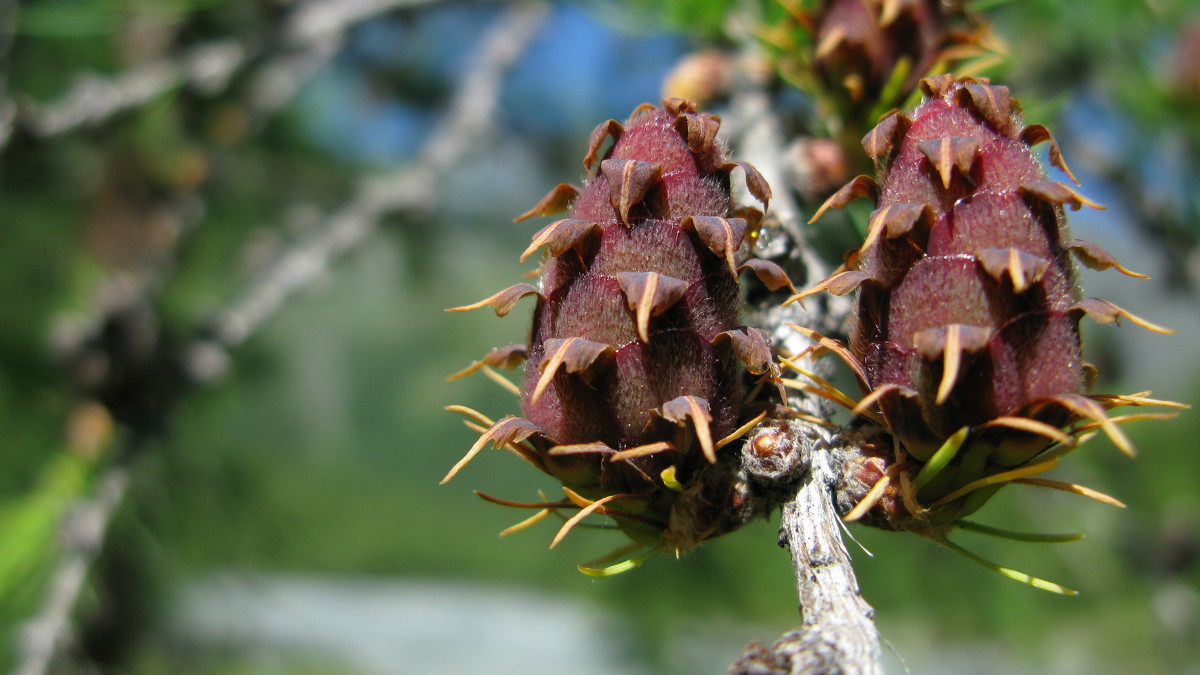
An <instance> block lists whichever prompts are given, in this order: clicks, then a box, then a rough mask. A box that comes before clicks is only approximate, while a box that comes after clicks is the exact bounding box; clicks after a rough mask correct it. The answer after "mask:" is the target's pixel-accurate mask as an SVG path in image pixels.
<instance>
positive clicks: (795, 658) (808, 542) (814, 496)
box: [729, 422, 882, 675]
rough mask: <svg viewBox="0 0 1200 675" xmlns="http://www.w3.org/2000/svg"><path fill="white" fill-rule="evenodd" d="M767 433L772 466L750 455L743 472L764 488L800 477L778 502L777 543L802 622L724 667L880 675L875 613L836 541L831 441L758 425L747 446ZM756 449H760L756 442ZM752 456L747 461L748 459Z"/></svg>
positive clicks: (799, 427)
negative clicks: (786, 556)
mask: <svg viewBox="0 0 1200 675" xmlns="http://www.w3.org/2000/svg"><path fill="white" fill-rule="evenodd" d="M769 434H777V437H770V436H768V439H767V440H768V442H767V444H766V445H767V446H769V447H774V448H776V449H778V451H779V452H778V455H777V456H776V457H775V460H776V461H775V462H767V463H766V464H764V463H763V461H762V459H763V457H762V455H761V454H760V453H755V452H753V451H749V452H747V453H746V456H747V458H748V461H747V462H746V468H747V470H748V472H749V473H750V475H751V476H752V477H754V478H756V479H758V480H759V481H760V482H766V483H767V484H768V485H778V484H779V483H780V481H783V480H787V479H788V478H790V477H794V476H796V475H797V474H800V473H802V474H803V476H802V478H801V479H800V483H799V487H798V489H797V490H796V492H795V497H794V498H793V499H792V500H791V501H790V502H788V503H787V504H785V505H784V507H783V518H782V522H781V524H780V527H779V535H780V544H781V545H786V546H787V547H788V549H789V550H790V551H791V554H792V567H793V569H794V570H795V574H796V589H797V594H798V597H799V606H800V614H801V616H802V617H803V623H802V625H801V626H800V627H799V628H797V629H795V630H793V631H791V632H789V633H787V634H785V635H784V636H783V637H781V638H780V639H779V640H777V641H776V642H775V644H773V645H771V646H769V647H768V646H767V645H765V644H763V643H761V642H755V643H752V644H750V645H749V646H747V647H746V649H745V651H743V652H742V655H741V657H740V658H739V659H738V660H737V662H736V663H734V664H733V666H732V667H731V668H730V671H729V672H730V673H734V674H736V675H768V674H769V675H783V674H788V675H818V674H821V675H829V674H837V673H842V674H845V675H859V674H861V675H872V674H875V673H879V672H881V656H882V652H881V650H880V646H879V634H878V632H877V631H876V629H875V624H874V622H873V621H872V616H873V615H874V611H873V610H872V609H871V606H870V605H868V604H867V602H866V601H865V600H863V598H862V596H861V595H860V594H859V589H858V580H857V579H856V578H855V576H854V569H853V568H852V567H851V565H850V556H849V554H848V553H847V552H846V547H845V545H844V544H843V543H842V533H841V529H840V528H841V519H840V518H839V516H838V514H837V511H836V510H835V509H834V502H835V499H834V492H833V491H834V487H835V486H836V485H837V483H838V476H837V471H836V469H835V466H836V465H837V464H838V462H837V460H836V458H837V456H838V452H837V447H836V444H837V443H838V442H839V439H838V437H837V436H835V435H832V433H831V431H830V430H829V429H827V428H825V427H822V426H818V425H814V424H809V423H804V422H792V423H790V425H789V426H788V427H787V428H786V430H785V432H784V433H781V432H780V431H779V430H777V429H772V428H769V427H768V428H764V429H761V430H759V431H757V432H756V434H755V437H753V438H751V439H750V442H749V443H747V445H746V447H747V448H754V447H756V445H755V444H756V441H759V439H760V438H761V437H763V436H764V435H769ZM757 447H759V448H762V447H764V443H762V442H758V443H757ZM750 458H753V459H750Z"/></svg>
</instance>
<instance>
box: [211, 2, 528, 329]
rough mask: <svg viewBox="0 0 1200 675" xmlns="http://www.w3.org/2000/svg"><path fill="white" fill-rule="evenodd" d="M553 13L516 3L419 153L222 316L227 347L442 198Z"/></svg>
mask: <svg viewBox="0 0 1200 675" xmlns="http://www.w3.org/2000/svg"><path fill="white" fill-rule="evenodd" d="M546 11H547V7H546V5H545V4H544V3H540V2H529V3H517V4H514V5H513V7H512V8H511V9H510V10H509V11H508V12H507V14H505V16H504V17H503V18H502V19H501V20H500V22H499V23H498V24H497V25H496V26H495V27H493V28H492V29H491V32H490V33H489V34H488V35H487V36H486V38H485V40H484V43H483V45H482V46H481V48H480V50H479V51H478V52H477V53H476V54H475V57H474V61H473V64H472V66H471V67H470V68H468V70H467V75H466V76H465V77H464V78H463V80H462V81H461V82H460V84H459V86H458V88H457V90H456V92H455V94H454V98H453V100H452V101H451V103H450V108H449V110H448V111H447V113H446V115H445V116H444V118H443V119H442V122H441V124H440V125H439V126H438V128H437V129H436V130H435V131H434V133H433V134H432V135H431V136H430V138H429V140H428V141H427V142H426V144H425V146H424V148H423V149H422V151H421V153H420V155H419V156H418V158H417V159H416V160H415V161H413V162H412V163H411V164H409V165H408V166H405V167H403V168H401V169H399V170H397V171H395V172H393V173H391V174H389V175H385V176H379V177H374V178H369V179H366V180H364V181H362V182H361V184H360V185H359V187H358V189H357V191H356V194H355V195H354V197H353V198H352V199H351V200H350V201H349V202H348V203H346V204H345V205H344V206H342V207H341V208H340V209H338V210H337V211H335V212H333V213H332V214H330V215H329V217H328V218H326V219H325V221H324V223H322V224H321V225H320V226H319V227H317V228H316V231H315V232H314V233H313V234H312V235H311V236H309V237H308V238H306V239H305V240H304V241H301V242H299V243H298V244H297V245H296V246H294V247H291V248H289V249H287V250H285V251H283V252H282V253H281V254H280V255H279V256H278V257H277V258H276V260H275V261H274V263H272V264H271V265H270V266H269V267H268V268H267V269H265V270H264V271H263V272H262V273H261V274H260V275H258V277H257V278H256V279H255V280H254V281H253V282H252V283H251V284H250V285H249V286H248V287H247V288H246V289H245V291H244V292H243V293H242V294H241V296H240V297H239V298H237V299H236V300H234V302H233V303H232V304H231V305H230V306H228V307H227V308H226V309H224V310H223V311H221V312H220V313H219V314H218V315H217V317H216V319H215V321H214V334H215V336H216V339H217V341H218V342H219V343H220V344H221V345H222V346H224V347H226V348H229V347H234V346H236V345H238V344H240V343H241V342H243V341H244V340H245V339H246V338H247V337H248V336H249V335H251V334H252V333H254V331H256V330H257V329H258V328H259V326H261V325H262V324H263V323H264V322H265V321H266V320H267V319H269V318H270V317H272V316H274V314H275V313H276V312H277V311H278V310H279V308H280V307H281V306H282V305H283V304H284V303H285V302H286V301H287V299H288V298H290V297H291V296H292V295H293V294H294V293H295V292H296V291H298V290H300V289H301V288H303V287H305V286H307V285H308V284H310V283H312V282H313V281H314V280H316V279H318V278H319V277H320V275H321V273H322V272H323V271H324V270H325V269H326V268H327V267H328V265H329V264H330V263H331V262H332V261H333V260H335V259H337V258H339V257H341V256H342V255H344V254H345V253H346V252H347V251H348V250H350V249H352V248H354V247H355V246H357V245H358V244H360V243H361V242H362V241H363V240H364V239H366V237H367V236H368V235H369V234H370V233H371V232H372V231H374V229H375V227H376V225H377V224H378V222H379V220H380V219H381V218H382V217H383V216H385V215H387V214H389V213H394V212H398V211H404V210H410V209H420V208H425V207H427V206H429V205H430V204H431V203H432V202H433V201H434V199H435V196H436V194H437V191H438V185H439V183H440V182H441V179H442V177H443V176H444V175H445V174H446V172H447V171H449V170H450V169H451V167H452V166H453V165H454V164H455V163H456V162H458V161H459V160H460V159H461V158H462V157H464V156H465V155H466V154H467V153H468V152H469V151H471V150H472V149H474V148H476V147H479V146H480V145H481V144H482V142H483V140H484V139H485V137H486V136H487V135H488V132H489V131H490V129H491V120H492V118H493V116H494V113H495V109H496V105H497V100H498V98H499V92H500V81H501V79H502V76H503V74H504V73H505V72H506V71H507V69H508V67H509V66H510V65H511V64H512V63H513V61H515V60H516V57H517V56H518V55H519V54H520V52H521V50H522V49H523V48H524V46H525V45H526V44H527V43H528V42H529V40H530V38H531V37H532V36H533V35H534V33H535V31H536V29H537V27H538V25H540V23H541V21H542V19H543V17H544V16H545V13H546Z"/></svg>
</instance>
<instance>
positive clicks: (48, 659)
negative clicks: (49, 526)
mask: <svg viewBox="0 0 1200 675" xmlns="http://www.w3.org/2000/svg"><path fill="white" fill-rule="evenodd" d="M128 487H129V467H128V466H126V465H125V464H124V463H117V464H114V465H113V466H112V467H110V468H109V469H108V470H107V471H105V473H104V474H103V475H102V476H101V477H100V480H99V483H98V487H97V489H96V494H95V496H93V497H92V498H91V499H87V500H84V501H81V502H80V503H79V504H77V505H75V506H74V507H73V508H72V510H71V511H70V513H68V515H67V518H66V520H65V522H64V523H63V553H62V556H61V557H60V558H59V561H58V566H57V567H56V568H55V570H54V574H53V576H52V577H51V578H52V579H53V581H52V582H51V586H50V594H49V596H48V597H47V600H46V604H45V606H44V607H43V608H42V611H41V613H40V614H38V616H37V617H35V618H34V619H32V620H30V621H29V622H28V623H26V624H25V625H24V626H23V627H22V628H23V630H22V634H21V641H20V647H19V651H18V656H17V666H16V669H15V670H14V671H13V673H14V675H42V674H43V673H46V672H48V670H49V668H50V666H51V663H52V661H53V659H54V656H55V654H57V653H58V652H59V650H61V649H62V648H63V647H64V646H65V643H66V642H67V641H68V639H69V636H70V634H71V630H70V620H71V610H72V609H73V608H74V607H75V601H76V599H78V597H79V594H80V592H81V591H82V590H83V587H84V582H85V581H86V580H87V574H88V570H89V569H91V566H92V561H93V560H95V558H96V554H97V553H99V552H100V547H101V545H102V544H103V543H104V535H105V533H106V532H107V531H108V525H109V523H110V522H111V521H112V517H113V515H114V514H115V513H116V510H117V506H118V505H119V504H120V503H121V501H122V500H123V499H124V497H125V492H126V490H127V489H128Z"/></svg>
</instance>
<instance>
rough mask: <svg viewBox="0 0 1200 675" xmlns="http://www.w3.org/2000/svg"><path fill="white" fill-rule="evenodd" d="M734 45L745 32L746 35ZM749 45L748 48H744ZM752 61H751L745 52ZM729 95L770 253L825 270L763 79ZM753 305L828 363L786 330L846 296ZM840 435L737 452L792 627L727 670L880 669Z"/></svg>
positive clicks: (805, 405)
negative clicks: (789, 572) (787, 586)
mask: <svg viewBox="0 0 1200 675" xmlns="http://www.w3.org/2000/svg"><path fill="white" fill-rule="evenodd" d="M743 43H744V44H748V45H753V44H755V40H754V38H753V37H751V36H748V35H747V36H746V39H745V40H743ZM751 48H752V47H751ZM747 60H748V61H752V60H753V59H752V58H750V59H747ZM735 82H736V84H735V88H734V91H733V99H732V106H731V107H732V113H731V115H730V117H731V118H732V120H733V121H734V125H733V126H734V127H735V128H736V129H738V130H739V131H740V133H739V134H738V136H737V138H736V139H735V141H734V144H735V145H736V147H737V150H738V153H737V154H738V157H739V158H741V159H745V160H747V161H749V162H750V163H751V164H754V165H755V167H756V168H758V170H759V171H760V172H761V173H762V174H763V175H764V177H766V178H767V180H768V182H769V183H770V184H771V185H772V186H774V187H775V190H774V193H775V194H774V197H773V198H772V201H771V209H770V212H769V215H770V216H773V217H774V218H777V219H778V220H779V222H780V225H781V229H782V230H783V232H784V233H785V235H786V236H787V237H789V238H790V242H789V252H788V254H787V256H786V258H785V259H784V260H782V261H780V262H781V263H782V264H783V265H784V267H785V269H786V270H787V272H788V273H789V275H792V277H793V280H794V281H797V282H799V283H803V284H804V285H805V286H807V285H811V284H813V283H815V282H816V281H817V280H819V279H821V278H823V277H824V276H825V275H826V274H827V271H828V270H827V269H826V267H825V265H824V263H823V262H822V261H821V260H820V258H819V257H818V256H816V255H815V254H814V253H813V252H812V251H811V250H810V249H809V247H808V245H807V242H806V237H805V231H804V227H803V225H802V220H803V219H802V217H801V213H800V207H799V205H798V204H797V202H796V200H795V198H794V196H793V194H792V193H791V191H790V185H791V184H792V180H791V179H792V178H793V176H791V175H789V174H788V170H787V168H786V167H787V166H789V165H788V163H787V162H785V161H783V160H782V158H781V153H782V152H784V150H783V148H786V147H787V145H788V144H787V143H786V142H785V141H784V134H783V132H782V130H781V129H780V125H779V121H778V118H777V116H776V115H775V113H774V112H773V110H774V108H773V106H772V104H771V100H770V96H769V94H768V93H767V91H766V88H765V87H764V83H763V82H761V81H759V80H757V79H755V78H754V77H753V76H752V75H746V74H743V75H742V76H741V77H740V78H737V79H735ZM767 300H768V301H767V302H764V303H762V304H761V305H760V306H756V307H754V308H753V317H752V319H753V322H754V323H755V325H757V326H759V327H761V328H764V329H766V330H767V331H768V332H769V333H770V335H771V337H772V339H773V341H774V343H775V344H777V345H780V346H781V347H782V348H783V350H784V351H787V352H789V353H792V354H797V355H801V356H799V358H798V360H799V361H800V363H801V365H802V366H803V367H805V368H807V369H809V370H810V371H812V372H815V373H822V372H824V371H825V370H827V369H828V363H827V361H828V360H825V362H822V361H819V360H816V359H815V358H814V357H813V355H812V353H811V352H808V351H806V350H807V349H808V348H809V347H810V346H812V344H813V343H812V341H811V340H810V339H809V338H807V337H805V336H804V335H802V334H800V333H799V332H798V331H795V330H792V329H791V328H789V327H788V326H787V324H788V323H797V324H801V325H805V326H809V327H812V328H817V329H821V330H824V331H836V330H840V329H841V328H842V326H843V325H844V322H845V320H846V317H847V316H848V315H849V312H850V302H849V299H848V298H833V299H832V300H828V299H824V298H814V299H813V300H811V301H809V307H808V308H805V306H804V305H801V304H800V303H794V304H792V305H788V306H787V307H780V306H779V302H778V301H779V300H780V299H779V298H768V299H767ZM788 404H789V406H791V407H793V408H796V409H799V410H801V411H803V412H805V413H807V414H809V415H812V416H815V417H818V418H821V419H829V417H830V416H831V414H832V411H831V409H830V405H829V404H828V402H826V401H825V400H824V399H822V398H820V397H818V396H816V395H810V394H806V393H797V394H794V396H790V397H789V401H788ZM840 442H842V439H841V438H840V437H839V436H837V435H836V434H835V432H834V431H833V430H831V429H828V428H826V427H823V426H820V425H816V424H810V423H807V422H790V423H786V424H784V425H782V426H781V425H780V424H779V423H767V424H764V425H762V426H760V427H759V428H758V429H756V430H755V432H754V434H753V435H752V437H751V438H750V439H749V441H748V442H747V443H746V444H745V446H744V450H743V468H744V469H745V471H746V473H747V474H748V475H749V476H750V478H751V479H752V480H754V481H755V482H756V483H757V484H758V486H759V488H760V492H762V493H765V494H766V495H768V497H767V499H769V500H774V501H777V502H780V503H783V515H782V520H781V523H780V528H779V533H780V538H779V541H780V544H781V545H784V546H787V547H788V549H789V550H790V551H791V554H792V555H791V557H792V568H793V571H794V573H795V578H796V589H797V594H798V598H799V609H800V614H801V617H802V620H803V623H802V625H801V626H800V627H799V628H797V629H795V630H793V631H791V632H789V633H787V634H785V635H784V636H783V637H781V638H780V639H779V640H778V641H776V642H775V643H774V644H773V645H771V646H769V647H768V646H767V645H764V644H762V643H759V642H756V643H753V644H751V645H748V646H747V647H746V649H745V650H744V651H743V652H742V655H741V656H740V657H739V658H738V660H737V661H736V662H735V663H734V664H733V665H732V666H731V667H730V671H729V672H730V673H734V674H737V675H767V674H771V675H776V674H784V673H786V674H789V675H801V674H804V675H817V674H822V675H824V674H832V673H845V674H847V675H852V674H853V675H857V674H863V675H870V674H874V673H879V672H881V665H880V657H881V650H880V647H879V635H878V633H877V631H876V629H875V624H874V622H873V621H872V615H873V610H872V609H871V607H870V605H868V604H867V603H866V601H865V600H863V598H862V596H861V595H859V590H858V581H857V579H856V578H855V576H854V570H853V568H852V567H851V565H850V556H849V554H848V553H847V552H846V548H845V546H844V545H843V544H842V533H841V519H840V517H839V515H838V513H837V511H836V509H835V506H834V505H835V503H836V501H835V495H834V486H835V485H837V483H838V478H839V476H838V474H837V471H836V470H835V467H836V466H838V465H839V463H838V462H837V461H836V459H835V456H836V453H835V449H836V446H837V444H838V443H840Z"/></svg>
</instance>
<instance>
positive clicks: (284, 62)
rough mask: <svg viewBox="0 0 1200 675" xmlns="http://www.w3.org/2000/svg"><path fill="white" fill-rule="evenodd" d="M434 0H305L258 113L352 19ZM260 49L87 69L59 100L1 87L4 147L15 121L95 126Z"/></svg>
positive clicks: (228, 72) (284, 94)
mask: <svg viewBox="0 0 1200 675" xmlns="http://www.w3.org/2000/svg"><path fill="white" fill-rule="evenodd" d="M437 1H438V0H308V2H305V3H303V4H301V5H299V6H298V7H297V8H296V9H295V10H294V11H293V13H292V14H291V16H290V19H289V20H288V21H287V23H286V24H285V26H284V28H283V29H282V35H281V37H280V40H279V46H278V47H277V48H276V49H275V50H273V53H272V54H271V55H270V59H269V60H267V61H266V62H265V63H263V64H262V65H261V66H259V67H258V69H257V71H256V73H255V75H254V77H253V79H254V86H253V87H251V89H250V91H251V102H250V103H251V105H250V108H251V109H252V110H253V111H255V112H257V113H259V114H260V115H261V114H264V113H270V112H273V111H275V110H276V109H278V108H279V107H280V106H282V105H283V104H284V103H286V102H287V101H288V100H290V99H291V97H292V95H293V94H294V93H295V91H296V89H298V88H299V86H300V84H302V83H303V82H305V81H307V79H308V78H309V76H311V74H312V73H313V72H314V71H315V70H316V69H317V68H318V67H319V66H320V65H321V64H323V63H325V62H326V61H328V60H329V58H330V57H332V56H333V54H335V53H337V51H338V49H339V48H340V47H341V45H342V42H343V40H344V37H345V33H346V31H348V30H349V29H350V28H352V27H353V26H355V25H357V24H359V23H361V22H363V21H366V20H368V19H371V18H374V17H377V16H379V15H381V14H384V13H387V12H389V11H392V10H396V9H402V8H410V7H417V6H421V5H427V4H432V3H434V2H437ZM4 4H7V3H0V9H2V8H3V5H4ZM7 11H8V12H9V13H10V14H15V10H12V9H9V10H7ZM0 18H2V15H0ZM0 43H2V36H0ZM260 52H261V48H260V47H259V46H256V45H254V44H248V43H242V42H238V41H236V40H218V41H214V42H211V43H206V44H201V45H197V46H195V47H192V48H190V49H188V50H186V51H185V52H184V53H183V54H182V55H181V56H179V57H177V58H175V59H156V60H153V61H150V62H147V63H143V64H139V65H137V66H134V67H132V68H130V69H129V70H127V71H125V72H123V73H120V74H118V75H115V76H113V77H107V78H106V77H98V76H95V75H83V76H81V77H79V79H78V80H77V81H76V83H75V84H74V86H72V87H71V88H70V89H69V90H67V92H66V93H64V94H63V96H62V97H61V98H60V99H59V100H58V101H57V102H54V103H49V104H45V105H38V104H34V103H30V102H25V103H23V104H22V105H19V106H18V105H14V104H13V102H12V101H11V100H9V98H8V97H7V96H6V95H4V92H3V90H0V148H3V147H4V145H5V143H6V141H7V140H8V132H9V131H11V130H12V129H16V128H22V129H26V130H28V131H29V132H30V133H32V134H33V135H34V136H37V137H40V138H48V137H53V136H58V135H61V134H65V133H70V132H72V131H75V130H77V129H80V128H86V127H93V126H97V125H99V124H102V123H104V122H106V121H108V120H109V119H111V118H112V117H114V116H115V115H118V114H120V113H122V112H125V111H128V110H133V109H136V108H138V107H140V106H142V105H144V104H146V103H147V102H149V101H151V100H153V99H155V98H157V97H158V96H161V95H163V94H165V93H167V92H169V91H172V90H174V89H178V88H185V87H186V88H191V89H194V90H196V91H198V92H200V93H202V94H206V95H215V94H217V93H220V92H221V91H224V90H225V88H226V87H227V86H228V84H229V82H230V81H231V80H232V79H233V76H234V75H235V74H237V73H238V72H239V71H240V70H242V69H243V68H246V67H247V66H248V65H249V64H251V63H253V62H254V60H255V59H256V58H257V57H258V56H260V55H261V54H260ZM6 111H7V114H8V117H7V119H6V118H5V115H6Z"/></svg>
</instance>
